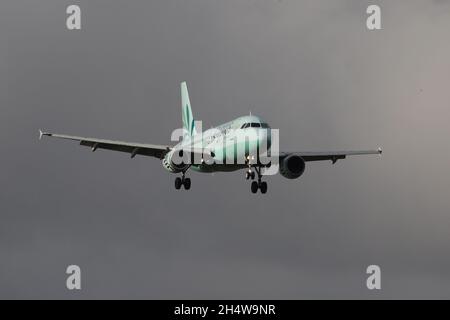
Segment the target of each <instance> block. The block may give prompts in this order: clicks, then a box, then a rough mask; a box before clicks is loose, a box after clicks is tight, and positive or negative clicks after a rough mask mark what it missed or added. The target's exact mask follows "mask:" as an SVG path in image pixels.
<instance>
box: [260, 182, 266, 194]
mask: <svg viewBox="0 0 450 320" xmlns="http://www.w3.org/2000/svg"><path fill="white" fill-rule="evenodd" d="M259 190H261V193H263V194H264V193H266V192H267V182H265V181H263V182H261V183H260V184H259Z"/></svg>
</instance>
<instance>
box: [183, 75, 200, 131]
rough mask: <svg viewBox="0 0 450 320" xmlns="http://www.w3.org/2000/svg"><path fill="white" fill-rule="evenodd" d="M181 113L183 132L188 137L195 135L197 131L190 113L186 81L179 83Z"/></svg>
mask: <svg viewBox="0 0 450 320" xmlns="http://www.w3.org/2000/svg"><path fill="white" fill-rule="evenodd" d="M181 113H182V120H183V129H184V130H185V134H186V135H188V136H190V137H192V136H194V135H196V134H197V131H196V130H195V123H194V117H193V115H192V109H191V102H190V101H189V92H188V89H187V85H186V82H182V83H181Z"/></svg>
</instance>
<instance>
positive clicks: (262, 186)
mask: <svg viewBox="0 0 450 320" xmlns="http://www.w3.org/2000/svg"><path fill="white" fill-rule="evenodd" d="M255 171H256V173H257V174H258V181H252V184H251V185H250V190H251V191H252V193H256V192H258V189H259V190H261V193H262V194H265V193H266V192H267V182H265V181H261V178H262V174H261V168H257V167H255ZM248 174H249V173H248V172H247V174H246V176H247V175H248ZM252 174H253V178H252V180H253V179H254V175H255V172H253V171H252ZM247 180H248V178H247Z"/></svg>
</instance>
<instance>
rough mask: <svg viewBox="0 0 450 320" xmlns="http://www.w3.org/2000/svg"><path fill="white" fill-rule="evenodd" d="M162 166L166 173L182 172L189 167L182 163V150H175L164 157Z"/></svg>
mask: <svg viewBox="0 0 450 320" xmlns="http://www.w3.org/2000/svg"><path fill="white" fill-rule="evenodd" d="M162 164H163V166H164V168H165V169H166V170H167V171H170V172H174V173H177V172H182V171H184V170H186V169H187V168H188V166H189V165H188V164H186V163H184V162H183V150H175V149H174V150H172V151H170V152H169V153H167V154H166V155H165V156H164V158H163V160H162Z"/></svg>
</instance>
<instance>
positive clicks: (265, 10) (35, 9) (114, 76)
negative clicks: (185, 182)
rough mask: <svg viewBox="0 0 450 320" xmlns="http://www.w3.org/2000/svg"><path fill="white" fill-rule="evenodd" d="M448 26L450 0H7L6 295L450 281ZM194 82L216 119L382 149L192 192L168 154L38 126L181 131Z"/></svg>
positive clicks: (188, 295) (318, 141)
mask: <svg viewBox="0 0 450 320" xmlns="http://www.w3.org/2000/svg"><path fill="white" fill-rule="evenodd" d="M70 4H79V5H80V7H81V10H82V30H81V31H68V30H67V29H66V25H65V19H66V14H65V11H66V7H67V6H68V5H70ZM369 4H378V5H380V6H381V10H382V30H380V31H368V30H367V29H366V27H365V20H366V17H367V15H366V13H365V11H366V8H367V6H368V5H369ZM449 30H450V1H444V0H440V1H438V0H435V1H423V0H415V1H412V0H403V1H400V0H399V1H375V0H374V1H360V0H339V1H335V0H328V1H326V0H320V1H318V0H308V1H293V0H279V1H275V0H244V1H242V0H228V1H211V0H189V1H175V0H170V1H168V0H166V1H143V0H142V1H141V0H139V1H138V0H132V1H123V0H97V1H86V0H83V1H75V0H73V1H68V0H65V1H60V0H40V1H33V0H14V1H12V0H7V1H2V2H0V110H1V114H0V115H1V116H0V143H1V146H2V148H1V150H2V151H1V155H2V157H1V160H0V163H1V169H0V172H1V178H0V187H1V193H0V221H1V223H0V298H180V299H196V298H202V299H206V298H286V299H299V298H450V256H449V254H448V253H449V251H450V248H449V246H450V232H449V229H450V197H449V190H450V170H449V163H450V148H449V136H450V126H449V119H450V104H449V101H450V90H449V83H450V60H449V57H450V42H449V36H450V34H449ZM181 81H187V83H188V87H189V93H190V97H191V102H192V108H193V113H194V117H195V118H196V119H198V120H203V121H204V122H203V125H204V127H206V128H209V127H210V126H214V125H217V124H220V123H223V122H226V121H229V120H231V119H233V118H236V117H238V116H241V115H245V114H248V112H249V111H251V112H252V113H253V114H257V115H259V116H261V117H263V118H264V119H265V120H266V121H268V122H269V123H270V125H271V126H272V127H273V128H279V129H280V147H281V149H283V150H339V149H341V150H342V149H344V150H345V149H366V148H376V147H378V146H382V147H383V150H384V154H383V156H382V157H381V158H380V157H378V156H368V157H353V158H349V159H346V160H344V161H338V162H337V163H336V164H335V165H331V163H329V162H324V163H313V164H308V165H307V168H306V171H305V174H304V176H302V177H301V178H300V179H298V180H292V181H291V180H287V179H284V178H283V177H281V176H275V177H268V178H267V181H268V184H269V191H268V193H267V194H266V195H261V194H257V195H253V194H251V193H250V186H249V183H248V181H246V180H245V178H244V172H236V173H232V174H219V173H218V174H214V175H210V174H199V173H194V172H193V173H190V174H189V175H190V177H191V178H192V188H191V190H190V191H189V192H186V191H177V190H175V189H174V187H173V180H174V178H175V175H172V174H169V173H168V172H166V171H165V170H164V169H163V168H162V166H161V163H160V162H159V161H158V160H157V159H153V158H146V157H136V158H135V159H133V160H131V159H130V158H129V155H125V154H121V153H114V152H108V151H102V150H99V151H97V152H96V153H91V152H90V151H89V149H86V148H83V147H80V146H78V145H77V144H76V143H72V142H68V141H57V140H51V139H44V140H42V141H39V140H38V134H37V130H38V129H39V128H43V129H46V130H49V131H54V132H59V133H68V134H76V135H82V136H93V137H99V138H109V139H118V140H125V141H137V142H148V143H155V144H166V143H170V134H171V132H172V130H173V129H175V128H177V127H179V126H181V112H180V93H179V83H180V82H181ZM69 264H77V265H79V266H80V267H81V270H82V286H83V289H82V290H81V291H80V292H69V291H68V290H67V289H66V288H65V280H66V274H65V269H66V267H67V266H68V265H69ZM370 264H377V265H379V266H380V267H381V270H382V290H381V291H376V292H374V291H369V290H367V288H366V286H365V281H366V277H367V275H366V274H365V270H366V267H367V266H368V265H370Z"/></svg>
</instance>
